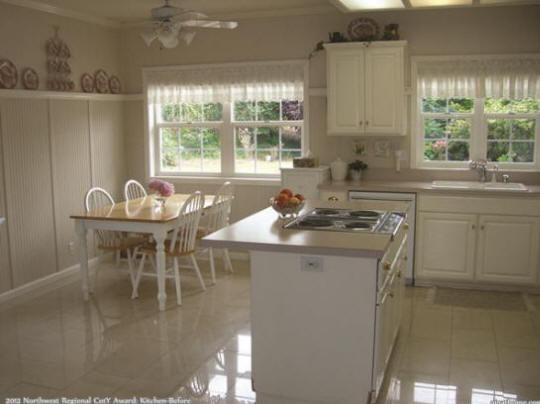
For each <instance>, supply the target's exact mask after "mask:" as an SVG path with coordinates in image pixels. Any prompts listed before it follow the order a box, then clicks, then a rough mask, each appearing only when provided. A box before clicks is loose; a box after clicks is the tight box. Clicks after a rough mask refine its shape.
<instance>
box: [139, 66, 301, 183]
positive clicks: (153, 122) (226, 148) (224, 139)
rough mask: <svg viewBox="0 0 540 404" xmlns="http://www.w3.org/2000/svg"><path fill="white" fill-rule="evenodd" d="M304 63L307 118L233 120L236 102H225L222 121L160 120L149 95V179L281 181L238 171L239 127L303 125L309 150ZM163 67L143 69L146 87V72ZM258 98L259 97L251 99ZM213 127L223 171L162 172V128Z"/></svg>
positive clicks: (181, 67) (277, 177) (240, 181)
mask: <svg viewBox="0 0 540 404" xmlns="http://www.w3.org/2000/svg"><path fill="white" fill-rule="evenodd" d="M288 62H291V63H294V62H299V61H298V60H283V61H269V62H245V63H223V64H203V65H186V66H178V67H177V68H178V69H186V70H192V69H199V68H200V69H207V68H209V67H213V68H216V67H234V66H245V65H246V64H250V65H252V66H257V65H259V66H264V65H267V64H269V63H288ZM302 62H303V69H304V99H303V101H302V102H303V121H268V122H265V121H255V122H253V121H233V119H232V118H233V117H232V104H233V103H224V104H223V112H222V113H223V115H222V121H220V122H217V121H211V122H193V123H187V122H166V123H165V122H163V123H162V122H159V119H158V117H159V114H160V113H161V111H160V110H159V109H160V105H159V104H155V105H154V106H153V107H152V106H150V105H149V103H148V98H147V96H146V95H145V102H146V111H147V114H145V115H146V116H145V119H146V122H145V127H146V131H147V133H146V139H145V148H146V149H147V150H146V153H145V155H146V156H147V161H146V173H147V179H149V178H173V179H174V178H177V179H185V180H193V181H195V182H200V181H201V180H203V181H207V182H212V183H219V182H221V181H223V180H224V179H226V180H233V181H234V180H238V181H237V182H238V183H242V182H243V181H242V180H246V183H253V184H256V183H257V180H261V183H264V182H265V181H270V183H275V182H277V181H279V179H280V176H281V174H280V173H276V174H266V173H235V171H234V160H235V156H236V150H235V128H236V127H253V126H266V127H267V126H300V127H301V135H302V138H301V142H302V144H301V147H302V148H301V153H302V154H304V153H306V151H307V150H309V116H310V115H309V62H308V61H302ZM152 69H160V68H143V86H144V88H146V83H145V80H144V71H145V70H152ZM247 101H258V100H247ZM189 126H192V127H211V128H216V129H217V130H218V131H219V134H220V144H221V173H203V172H185V173H181V172H169V171H161V156H160V150H161V149H160V144H159V143H160V136H159V130H160V128H162V127H175V128H176V127H177V128H180V127H189Z"/></svg>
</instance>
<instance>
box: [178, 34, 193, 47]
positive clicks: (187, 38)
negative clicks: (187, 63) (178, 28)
mask: <svg viewBox="0 0 540 404" xmlns="http://www.w3.org/2000/svg"><path fill="white" fill-rule="evenodd" d="M195 34H196V33H195V32H182V33H181V34H180V38H182V39H183V40H184V42H185V43H186V45H189V44H190V43H191V42H192V41H193V38H195Z"/></svg>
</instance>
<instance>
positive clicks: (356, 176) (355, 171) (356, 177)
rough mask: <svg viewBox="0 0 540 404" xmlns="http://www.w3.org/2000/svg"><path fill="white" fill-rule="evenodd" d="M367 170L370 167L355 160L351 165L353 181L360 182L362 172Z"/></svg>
mask: <svg viewBox="0 0 540 404" xmlns="http://www.w3.org/2000/svg"><path fill="white" fill-rule="evenodd" d="M366 168H368V165H367V164H366V163H364V162H363V161H362V160H355V161H353V162H352V163H349V173H350V175H351V180H353V181H357V182H360V180H361V179H362V170H365V169H366Z"/></svg>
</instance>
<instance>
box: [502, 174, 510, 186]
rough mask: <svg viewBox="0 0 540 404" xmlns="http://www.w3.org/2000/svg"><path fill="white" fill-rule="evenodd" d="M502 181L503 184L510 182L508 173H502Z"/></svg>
mask: <svg viewBox="0 0 540 404" xmlns="http://www.w3.org/2000/svg"><path fill="white" fill-rule="evenodd" d="M503 182H504V183H505V184H508V183H509V182H510V175H508V174H503Z"/></svg>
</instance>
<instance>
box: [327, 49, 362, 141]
mask: <svg viewBox="0 0 540 404" xmlns="http://www.w3.org/2000/svg"><path fill="white" fill-rule="evenodd" d="M327 69H328V71H327V102H328V116H327V119H328V122H327V126H328V135H340V134H341V135H342V134H355V133H359V132H361V131H363V121H364V107H363V97H364V50H363V49H358V50H355V51H328V56H327Z"/></svg>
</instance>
